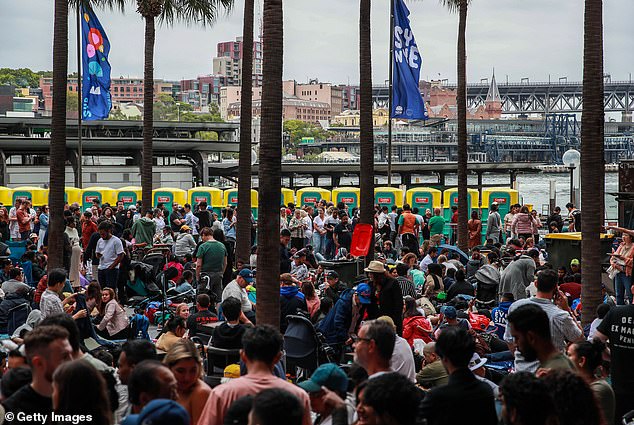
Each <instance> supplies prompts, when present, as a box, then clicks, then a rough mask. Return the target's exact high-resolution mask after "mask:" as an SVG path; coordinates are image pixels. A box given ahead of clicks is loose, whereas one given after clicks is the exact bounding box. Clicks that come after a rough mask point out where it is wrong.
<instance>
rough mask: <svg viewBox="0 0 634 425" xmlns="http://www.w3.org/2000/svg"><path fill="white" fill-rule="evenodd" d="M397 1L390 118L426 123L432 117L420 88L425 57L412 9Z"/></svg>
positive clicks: (401, 1)
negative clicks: (411, 23)
mask: <svg viewBox="0 0 634 425" xmlns="http://www.w3.org/2000/svg"><path fill="white" fill-rule="evenodd" d="M392 1H393V2H394V40H392V43H394V45H393V48H394V55H393V56H392V73H393V74H392V111H391V112H390V117H391V118H402V119H406V120H426V119H427V118H429V116H428V115H427V110H426V109H425V102H424V101H423V96H422V95H421V94H420V90H419V89H418V80H419V78H420V70H421V67H422V65H423V58H422V57H421V56H420V52H419V51H418V46H416V41H415V40H414V34H413V33H412V29H411V28H410V26H409V9H408V8H407V6H405V2H404V1H403V0H392Z"/></svg>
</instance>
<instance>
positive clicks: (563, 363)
mask: <svg viewBox="0 0 634 425" xmlns="http://www.w3.org/2000/svg"><path fill="white" fill-rule="evenodd" d="M539 367H540V368H542V369H571V370H574V368H575V365H574V364H572V362H571V361H570V359H569V358H568V357H566V356H564V355H563V354H562V353H557V354H555V355H554V356H552V357H551V358H549V359H548V360H546V361H545V362H544V363H541V364H540V365H539Z"/></svg>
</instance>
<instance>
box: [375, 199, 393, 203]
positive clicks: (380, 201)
mask: <svg viewBox="0 0 634 425" xmlns="http://www.w3.org/2000/svg"><path fill="white" fill-rule="evenodd" d="M377 201H378V203H379V204H389V203H391V202H392V198H379V199H377Z"/></svg>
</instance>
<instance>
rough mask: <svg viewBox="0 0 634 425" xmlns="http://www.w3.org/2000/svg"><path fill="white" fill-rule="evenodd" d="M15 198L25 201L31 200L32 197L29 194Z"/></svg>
mask: <svg viewBox="0 0 634 425" xmlns="http://www.w3.org/2000/svg"><path fill="white" fill-rule="evenodd" d="M15 199H19V200H20V201H22V202H24V201H30V200H31V198H29V197H28V196H26V195H25V196H16V197H15Z"/></svg>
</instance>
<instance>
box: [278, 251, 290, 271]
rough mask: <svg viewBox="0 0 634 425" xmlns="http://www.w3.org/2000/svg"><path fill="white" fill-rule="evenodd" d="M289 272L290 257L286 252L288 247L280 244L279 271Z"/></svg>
mask: <svg viewBox="0 0 634 425" xmlns="http://www.w3.org/2000/svg"><path fill="white" fill-rule="evenodd" d="M290 272H291V257H290V255H289V253H288V248H286V246H285V245H282V244H280V273H290Z"/></svg>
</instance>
